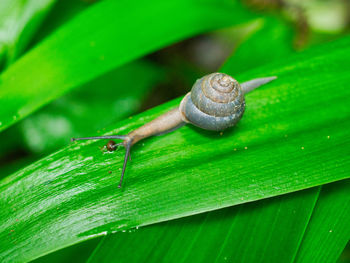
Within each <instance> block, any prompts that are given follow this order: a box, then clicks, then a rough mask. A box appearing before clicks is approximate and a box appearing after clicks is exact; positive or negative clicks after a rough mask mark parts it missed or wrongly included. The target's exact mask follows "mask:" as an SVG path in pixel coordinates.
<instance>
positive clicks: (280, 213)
mask: <svg viewBox="0 0 350 263" xmlns="http://www.w3.org/2000/svg"><path fill="white" fill-rule="evenodd" d="M349 183H350V180H345V181H341V182H337V183H333V184H330V185H326V186H324V187H323V189H322V191H321V193H320V188H319V187H318V188H312V189H309V190H304V191H301V192H296V193H293V194H288V195H283V196H279V197H275V198H271V199H266V200H262V201H259V202H253V203H248V204H244V205H239V206H235V207H230V208H226V209H220V210H217V211H213V212H210V213H206V214H201V215H196V216H191V217H186V218H182V219H178V220H174V221H169V222H164V223H160V224H156V225H152V226H148V227H144V228H140V229H138V230H137V229H136V230H131V231H128V232H125V233H116V234H112V235H108V236H106V237H104V238H103V240H102V241H101V243H100V244H99V246H98V247H97V248H96V250H95V251H94V253H93V254H92V256H91V257H90V258H89V261H88V262H140V261H142V259H147V262H160V261H164V262H225V261H226V262H294V257H295V255H296V253H297V252H298V249H301V251H300V252H301V253H300V256H298V259H297V260H296V262H313V261H314V262H335V261H336V260H337V258H338V257H339V255H340V253H341V251H342V249H343V248H344V246H345V244H346V242H347V241H348V238H349V234H350V233H349V229H350V225H349V220H348V219H349V216H350V215H349V211H350V209H349V208H350V207H349V205H350V203H349V200H350V197H349V194H348V193H349V190H350V184H349ZM319 193H320V195H319ZM316 202H317V205H316V208H315V204H316ZM310 217H311V222H310V223H309V220H310ZM322 222H324V223H322ZM311 233H312V234H311ZM160 240H161V241H160ZM302 240H303V242H301V241H302ZM135 251H137V253H135Z"/></svg>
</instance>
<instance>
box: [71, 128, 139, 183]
mask: <svg viewBox="0 0 350 263" xmlns="http://www.w3.org/2000/svg"><path fill="white" fill-rule="evenodd" d="M128 138H129V137H128V136H127V135H110V136H93V137H81V138H72V139H71V141H72V142H74V141H81V140H100V139H120V140H124V142H126V143H123V142H121V143H117V144H114V145H113V148H114V149H115V148H116V147H117V146H119V145H124V147H125V150H126V151H125V157H124V163H123V170H122V175H121V178H120V182H119V185H118V188H121V187H122V182H123V178H124V174H125V169H126V165H127V163H128V158H129V159H130V161H131V156H130V149H131V146H132V141H131V140H127V139H128Z"/></svg>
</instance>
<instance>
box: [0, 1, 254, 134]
mask: <svg viewBox="0 0 350 263" xmlns="http://www.w3.org/2000/svg"><path fill="white" fill-rule="evenodd" d="M130 10H132V12H130ZM237 10H240V12H237V13H236V15H235V16H234V17H232V12H234V11H237ZM169 14H171V15H169ZM250 17H251V15H249V14H247V12H244V9H243V8H242V7H241V5H240V4H239V3H236V2H231V1H228V0H221V2H220V4H219V5H218V2H217V1H214V0H192V1H189V0H178V1H161V0H157V1H152V2H149V1H146V0H142V1H136V2H135V1H127V0H123V1H113V0H106V1H101V2H98V3H96V4H94V5H93V6H92V7H90V8H88V9H86V10H85V11H83V12H81V13H80V14H79V15H77V16H75V17H74V18H73V19H71V20H70V21H69V22H67V23H66V24H64V25H63V26H62V27H60V28H59V29H58V30H57V31H55V32H54V33H53V34H51V35H50V36H49V37H47V38H46V39H45V40H44V41H42V42H41V43H39V44H38V45H37V46H36V47H35V48H33V49H32V50H31V51H29V52H28V53H26V55H25V56H23V57H22V58H21V59H20V60H18V61H17V62H16V63H15V64H13V65H12V66H11V67H10V68H8V70H6V71H5V72H4V73H3V74H2V75H1V76H0V98H2V106H1V110H0V130H3V129H5V128H7V127H9V126H10V125H12V124H13V123H15V122H17V121H18V120H20V119H22V118H24V117H26V116H27V115H29V114H30V113H32V112H33V111H35V110H37V109H38V108H39V107H41V106H43V105H45V104H47V103H48V102H50V101H52V100H54V99H56V98H58V97H59V96H61V95H62V94H63V93H65V92H67V91H69V90H71V89H73V88H75V87H78V86H81V85H83V84H85V83H87V82H89V81H91V80H92V79H94V78H96V77H98V76H100V75H102V74H105V73H107V72H109V71H110V70H112V69H113V68H116V67H118V66H120V65H123V64H125V63H127V62H129V61H131V60H134V59H136V58H138V57H141V56H143V55H145V54H148V53H150V52H153V51H155V50H157V49H159V48H161V47H164V46H166V45H169V44H171V43H174V42H176V41H179V40H181V39H184V38H186V37H190V36H193V35H196V34H199V33H202V32H205V31H208V30H213V29H217V28H222V27H225V26H228V25H233V24H235V23H241V22H243V21H246V20H248V19H249V18H250ZM82 25H83V26H82ZM124 25H127V27H125V26H124ZM132 81H135V80H131V81H130V83H132Z"/></svg>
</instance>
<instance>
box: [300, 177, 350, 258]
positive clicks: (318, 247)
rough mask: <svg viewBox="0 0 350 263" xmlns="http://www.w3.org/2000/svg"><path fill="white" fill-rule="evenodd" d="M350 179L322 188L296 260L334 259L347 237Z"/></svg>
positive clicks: (349, 235) (338, 254) (349, 221)
mask: <svg viewBox="0 0 350 263" xmlns="http://www.w3.org/2000/svg"><path fill="white" fill-rule="evenodd" d="M349 193H350V180H343V181H341V182H337V183H334V184H330V185H326V186H323V187H322V191H321V194H320V197H319V199H318V201H317V204H316V207H315V209H314V211H313V214H312V218H311V220H310V222H309V224H308V227H307V229H306V231H305V235H304V238H303V240H302V243H301V245H300V249H299V251H298V253H297V254H296V258H295V262H311V261H314V262H336V261H337V259H338V258H339V256H340V254H341V253H342V251H343V249H344V248H345V246H346V244H347V242H348V241H349V239H350V220H349V219H350V195H349Z"/></svg>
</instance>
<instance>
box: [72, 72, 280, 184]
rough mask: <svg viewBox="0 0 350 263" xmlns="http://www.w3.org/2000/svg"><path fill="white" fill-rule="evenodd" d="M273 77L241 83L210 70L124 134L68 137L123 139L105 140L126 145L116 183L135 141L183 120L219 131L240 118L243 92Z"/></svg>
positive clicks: (172, 126) (178, 125) (162, 130)
mask: <svg viewBox="0 0 350 263" xmlns="http://www.w3.org/2000/svg"><path fill="white" fill-rule="evenodd" d="M274 79H276V77H266V78H257V79H253V80H250V81H247V82H244V83H242V84H239V83H238V82H237V80H235V79H234V78H232V77H231V76H229V75H227V74H224V73H212V74H209V75H206V76H204V77H202V78H200V79H198V80H197V81H196V82H195V84H194V85H193V87H192V90H191V92H189V93H187V94H186V95H185V97H184V98H183V99H182V101H181V102H180V105H179V106H178V107H176V108H175V109H172V110H170V111H168V112H166V113H164V114H163V115H161V116H159V117H158V118H156V119H154V120H152V121H150V122H148V123H146V124H144V125H143V126H141V127H139V128H137V129H136V130H133V131H131V132H130V133H128V134H127V135H110V136H97V137H83V138H72V141H76V140H96V139H120V140H123V142H121V143H118V144H115V143H113V142H109V143H108V145H107V148H108V150H113V149H115V148H116V147H117V146H119V145H123V146H124V147H125V149H126V151H125V157H124V163H123V169H122V173H121V178H120V182H119V185H118V187H119V188H120V187H121V185H122V181H123V178H124V174H125V168H126V164H127V161H128V158H130V149H131V147H132V146H133V145H134V144H135V143H137V142H138V141H140V140H142V139H144V138H147V137H150V136H153V135H160V134H164V133H167V132H170V131H173V130H175V129H177V128H180V127H182V126H183V125H185V124H186V123H191V124H193V125H195V126H197V127H200V128H202V129H206V130H214V131H221V130H224V129H227V128H229V127H232V126H234V125H235V124H236V123H237V122H238V121H239V120H240V119H241V118H242V115H243V113H244V109H245V100H244V94H246V93H248V92H250V91H252V90H253V89H255V88H257V87H259V86H261V85H264V84H266V83H268V82H270V81H272V80H274Z"/></svg>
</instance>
